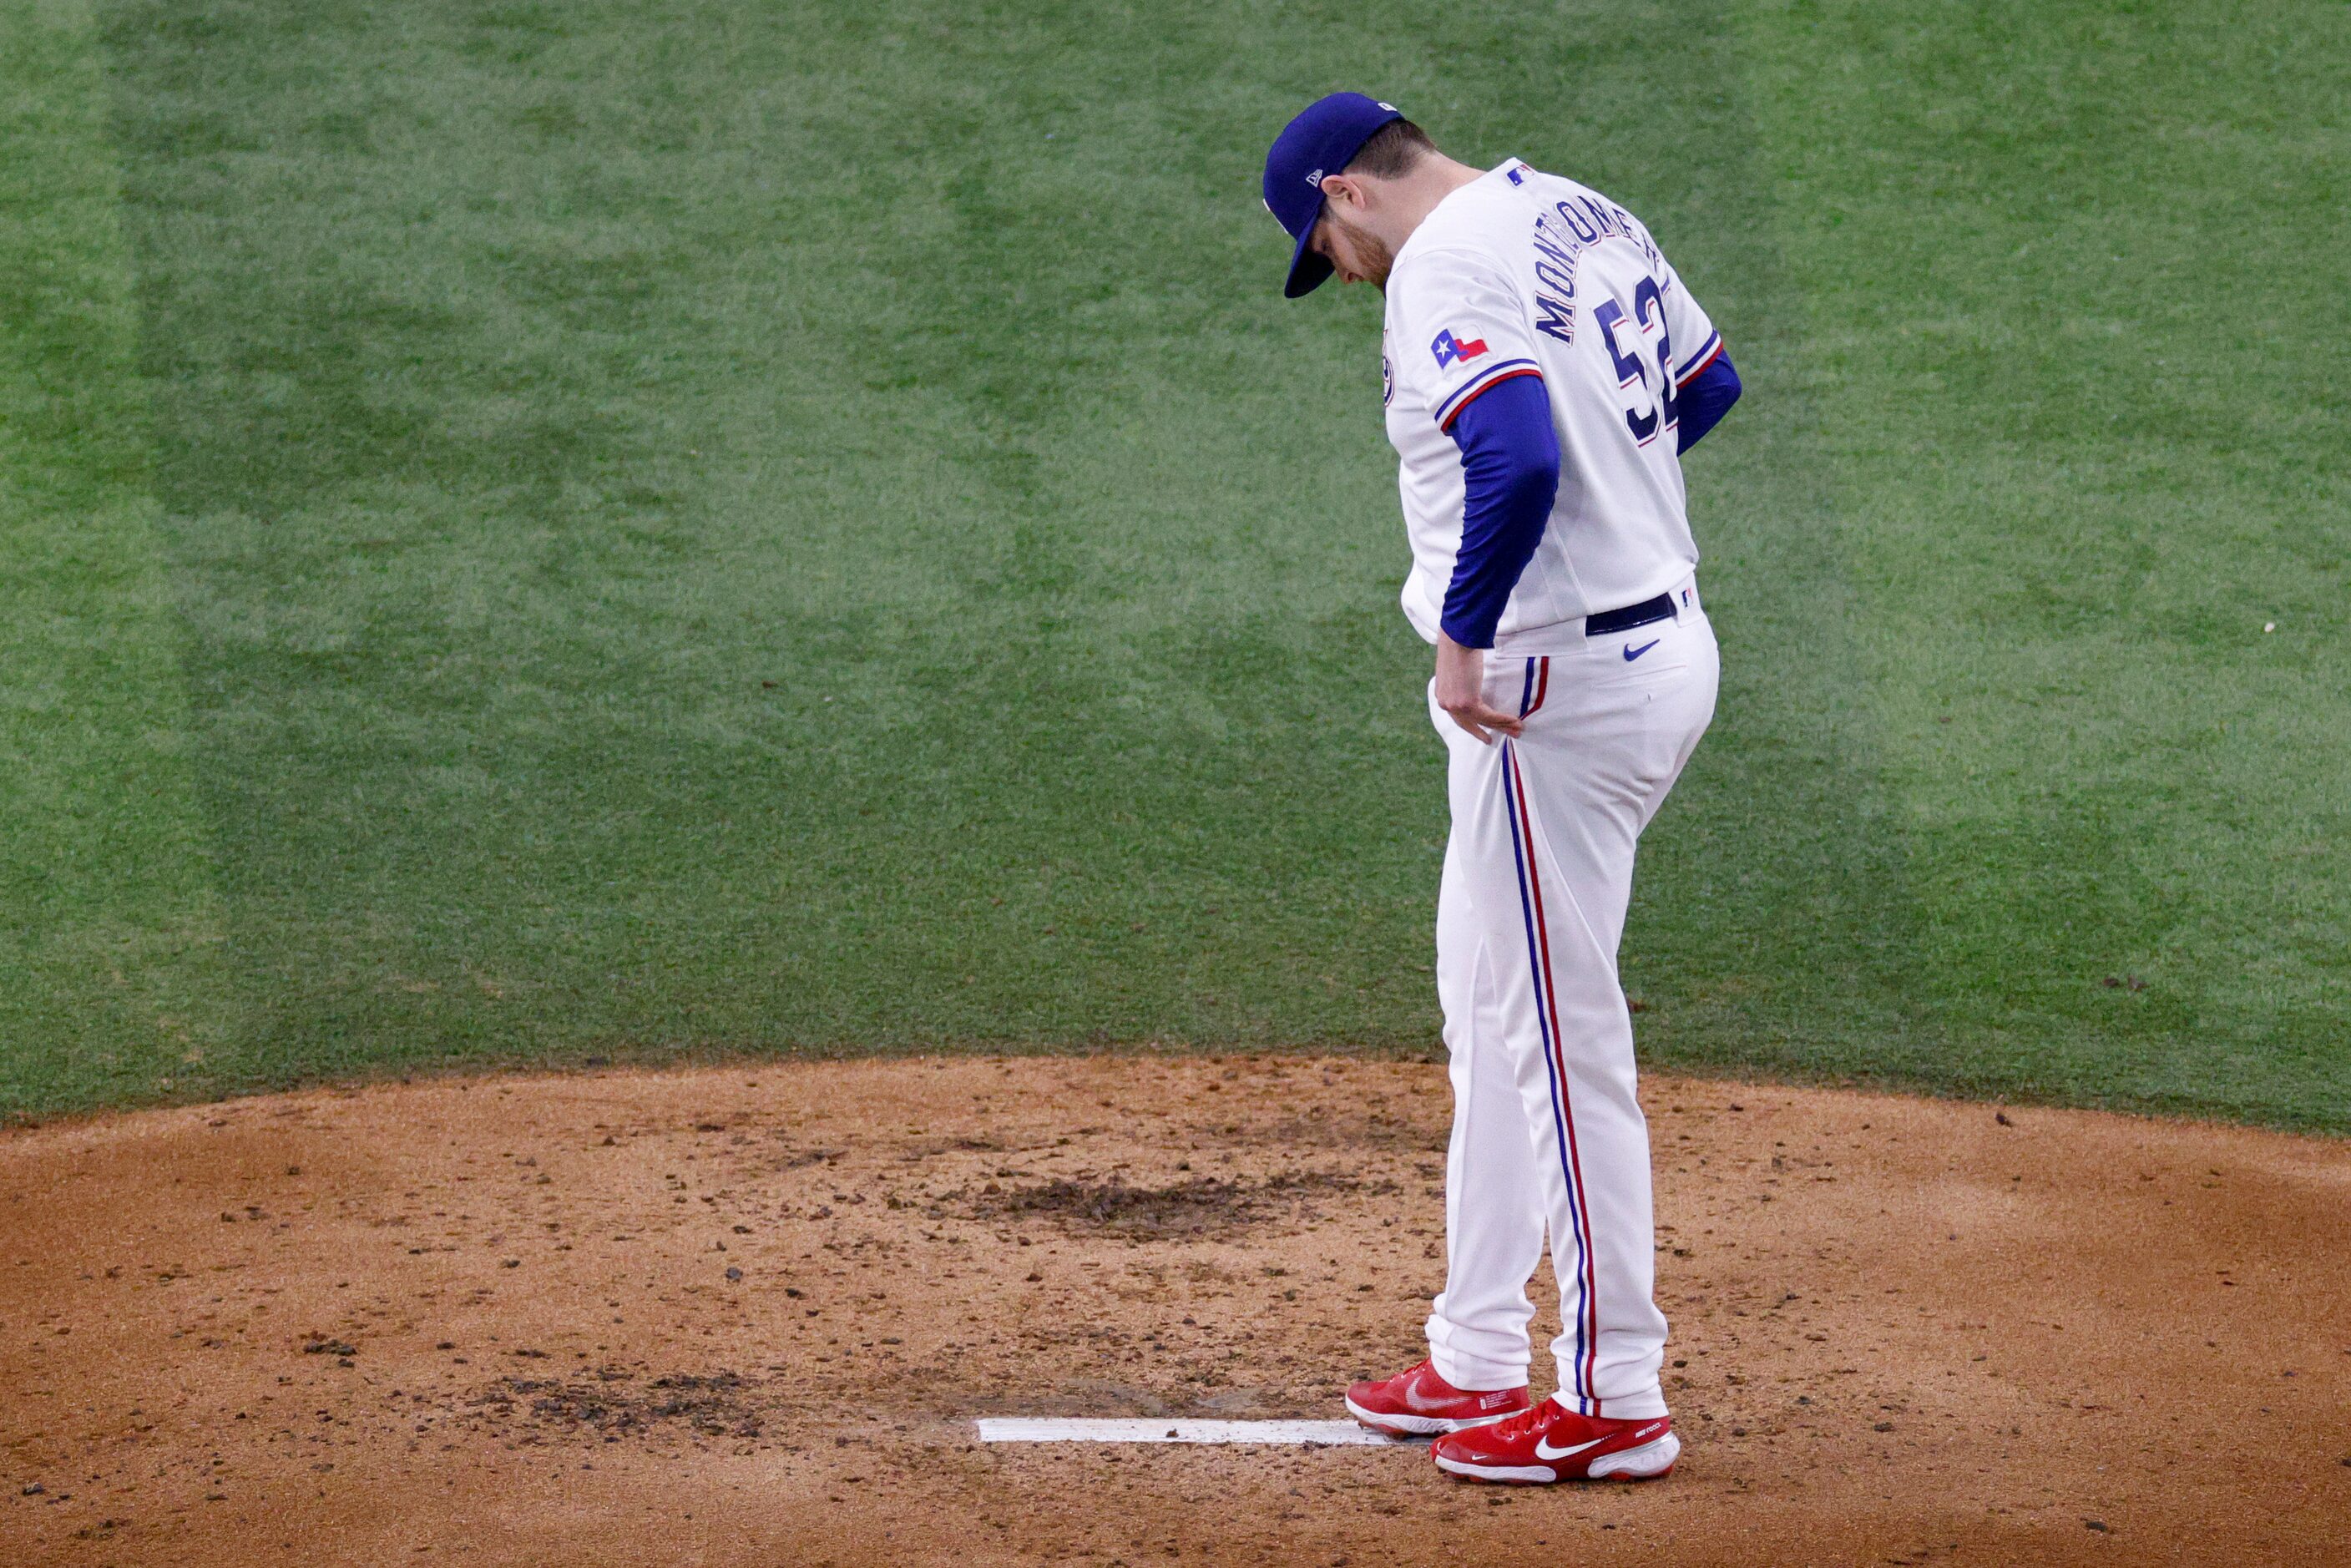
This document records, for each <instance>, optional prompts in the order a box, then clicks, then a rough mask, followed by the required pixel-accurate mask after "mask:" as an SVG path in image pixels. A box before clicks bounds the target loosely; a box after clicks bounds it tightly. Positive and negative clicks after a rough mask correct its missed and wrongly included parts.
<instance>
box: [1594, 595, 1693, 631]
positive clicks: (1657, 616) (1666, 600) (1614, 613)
mask: <svg viewBox="0 0 2351 1568" xmlns="http://www.w3.org/2000/svg"><path fill="white" fill-rule="evenodd" d="M1673 618H1674V596H1673V595H1672V594H1670V593H1660V594H1659V595H1657V596H1656V598H1655V599H1645V600H1643V601H1641V602H1640V603H1638V604H1627V605H1626V606H1625V608H1624V609H1622V610H1604V611H1602V612H1600V613H1599V614H1597V615H1587V616H1585V617H1584V618H1583V634H1584V635H1585V636H1587V637H1613V636H1614V635H1615V634H1616V633H1617V632H1630V631H1631V630H1632V629H1633V628H1634V627H1635V626H1646V625H1647V624H1648V623H1649V622H1652V621H1671V620H1672V619H1673Z"/></svg>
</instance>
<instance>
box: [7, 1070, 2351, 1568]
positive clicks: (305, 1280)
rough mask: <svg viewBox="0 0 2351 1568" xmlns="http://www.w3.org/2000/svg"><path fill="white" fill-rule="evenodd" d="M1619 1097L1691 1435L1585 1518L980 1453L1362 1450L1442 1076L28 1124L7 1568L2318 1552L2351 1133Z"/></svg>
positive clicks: (1260, 1462)
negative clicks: (1043, 1430) (999, 1436)
mask: <svg viewBox="0 0 2351 1568" xmlns="http://www.w3.org/2000/svg"><path fill="white" fill-rule="evenodd" d="M1646 1103H1647V1105H1648V1107H1649V1111H1650V1115H1651V1120H1652V1128H1653V1132H1654V1135H1655V1139H1656V1153H1657V1164H1658V1174H1659V1190H1658V1209H1659V1219H1660V1223H1661V1229H1660V1235H1659V1242H1660V1256H1659V1260H1658V1261H1659V1280H1660V1294H1661V1298H1662V1301H1663V1304H1664V1305H1665V1307H1666V1309H1667V1313H1668V1315H1669V1316H1670V1317H1671V1318H1672V1319H1673V1322H1674V1340H1673V1343H1672V1346H1671V1348H1670V1350H1669V1353H1668V1354H1669V1359H1670V1363H1671V1364H1670V1366H1669V1368H1668V1371H1667V1380H1668V1381H1667V1391H1668V1394H1669V1396H1671V1397H1672V1398H1673V1400H1674V1401H1675V1405H1676V1411H1675V1414H1676V1417H1677V1426H1678V1427H1680V1429H1681V1430H1682V1431H1683V1433H1684V1434H1685V1437H1686V1440H1687V1445H1688V1447H1687V1457H1686V1458H1685V1459H1684V1461H1683V1464H1682V1468H1681V1469H1679V1470H1678V1471H1677V1473H1676V1474H1675V1476H1674V1477H1673V1478H1672V1479H1669V1480H1667V1481H1665V1482H1663V1483H1660V1484H1658V1485H1656V1486H1651V1487H1643V1488H1609V1489H1602V1490H1593V1489H1549V1490H1501V1489H1481V1488H1472V1487H1468V1486H1464V1485H1459V1484H1456V1483H1452V1482H1449V1481H1447V1480H1446V1479H1444V1478H1443V1477H1441V1476H1440V1475H1439V1473H1438V1472H1437V1470H1436V1469H1435V1468H1434V1467H1433V1466H1431V1465H1430V1464H1429V1462H1428V1459H1427V1456H1426V1450H1425V1449H1422V1448H1393V1449H1374V1448H1325V1449H1280V1450H1270V1449H1268V1450H1241V1449H1216V1448H1156V1447H1154V1448H1065V1447H1055V1448H994V1449H990V1448H982V1447H979V1446H978V1445H977V1444H976V1443H975V1442H974V1441H973V1438H972V1428H971V1426H970V1422H971V1419H972V1418H973V1417H974V1416H981V1415H1010V1414H1020V1415H1121V1414H1126V1415H1148V1416H1166V1415H1179V1414H1196V1415H1213V1416H1335V1415H1338V1414H1339V1413H1340V1412H1339V1410H1338V1407H1337V1404H1336V1396H1337V1391H1338V1389H1339V1388H1340V1387H1341V1386H1342V1385H1343V1384H1344V1383H1345V1382H1346V1381H1347V1380H1348V1379H1350V1378H1352V1377H1354V1376H1358V1375H1364V1374H1368V1373H1374V1372H1385V1371H1391V1370H1394V1369H1395V1368H1397V1367H1400V1366H1402V1365H1404V1364H1406V1363H1408V1362H1410V1361H1412V1360H1415V1359H1416V1358H1417V1357H1418V1356H1419V1354H1421V1348H1420V1343H1419V1325H1420V1321H1421V1318H1422V1316H1423V1314H1424V1312H1425V1311H1426V1297H1427V1294H1428V1292H1429V1291H1431V1290H1432V1289H1434V1288H1435V1286H1436V1284H1437V1281H1438V1278H1439V1270H1440V1269H1441V1266H1442V1235H1443V1219H1444V1209H1443V1200H1442V1192H1441V1184H1442V1181H1443V1158H1442V1147H1443V1140H1444V1134H1445V1126H1446V1114H1447V1097H1446V1089H1445V1082H1444V1077H1443V1073H1442V1070H1441V1069H1440V1068H1438V1067H1435V1066H1430V1065H1422V1064H1404V1063H1364V1062H1353V1061H1309V1060H1303V1059H1265V1060H1249V1061H1241V1060H1230V1059H1228V1060H1225V1061H1216V1060H1212V1059H1155V1058H1142V1059H1137V1058H1106V1059H1092V1060H1079V1061H1071V1060H1022V1061H970V1060H956V1061H908V1062H895V1063H876V1062H864V1063H840V1064H820V1065H801V1066H791V1067H777V1066H769V1067H761V1068H752V1069H733V1070H710V1071H695V1072H680V1073H674V1074H650V1073H632V1072H612V1073H606V1074H600V1075H590V1076H580V1077H552V1078H537V1079H514V1080H496V1081H489V1082H470V1083H466V1082H431V1083H423V1084H417V1085H413V1086H399V1085H386V1086H382V1087H377V1088H370V1089H365V1090H360V1091H357V1092H333V1091H322V1092H312V1093H306V1094H300V1095H295V1096H290V1097H286V1098H280V1099H267V1100H249V1101H242V1102H238V1103H232V1104H229V1105H225V1106H214V1107H205V1108H198V1109H193V1110H183V1111H167V1112H158V1113H144V1114H140V1115H134V1116H128V1117H123V1118H120V1119H116V1120H110V1121H106V1122H101V1123H95V1124H73V1125H59V1126H54V1127H46V1128H35V1129H31V1130H27V1131H21V1132H17V1133H14V1134H6V1135H5V1136H0V1562H5V1563H188V1564H199V1565H203V1564H225V1563H280V1562H282V1563H370V1564H383V1563H437V1562H444V1561H450V1560H456V1561H462V1562H465V1563H517V1564H520V1563H558V1562H559V1563H595V1564H603V1563H709V1564H736V1563H742V1564H752V1563H758V1564H781V1563H794V1564H810V1565H814V1564H823V1563H834V1564H841V1565H848V1564H859V1563H892V1564H903V1563H937V1562H947V1561H953V1562H956V1563H959V1564H971V1565H978V1564H992V1563H1093V1564H1101V1565H1106V1564H1109V1563H1125V1564H1140V1563H1176V1562H1182V1563H1193V1562H1217V1563H1321V1564H1337V1563H1352V1564H1372V1563H1379V1564H1394V1563H1476V1564H1479V1565H1481V1568H1483V1565H1489V1564H1493V1563H1506V1562H1520V1561H1538V1560H1557V1561H1573V1562H1576V1563H1759V1564H1760V1563H1771V1564H1791V1563H1904V1564H1914V1563H2035V1564H2038V1563H2090V1562H2096V1563H2174V1562H2178V1563H2222V1562H2225V1563H2232V1564H2243V1563H2331V1562H2341V1561H2344V1560H2345V1558H2344V1555H2343V1552H2344V1545H2343V1543H2344V1542H2345V1540H2346V1537H2351V1146H2346V1145H2341V1144H2332V1143H2324V1142H2318V1141H2312V1140H2299V1139H2294V1138H2290V1137H2286V1136H2283V1135H2278V1134H2265V1133H2256V1132H2248V1131H2243V1130H2237V1129H2227V1128H2215V1127H2208V1126H2197V1125H2179V1124H2164V1123H2157V1122H2150V1121H2143V1120H2136V1119H2130V1118H2124V1117H2116V1116H2103V1115H2095V1114H2089V1113H2066V1112H2052V1111H2031V1110H2028V1111H2010V1112H2008V1113H2006V1118H2005V1120H2004V1121H2003V1120H2001V1119H1999V1118H1997V1117H1996V1116H1995V1113H1994V1111H1993V1110H1992V1108H1991V1107H1989V1106H1971V1105H1955V1104H1946V1103H1930V1102H1923V1101H1914V1100H1906V1099H1899V1098H1893V1097H1886V1096H1871V1095H1858V1094H1843V1093H1832V1092H1813V1091H1802V1090H1790V1089H1769V1088H1758V1087H1752V1086H1746V1085H1733V1084H1724V1083H1714V1082H1681V1081H1674V1080H1653V1081H1652V1082H1650V1083H1649V1084H1648V1086H1647V1089H1646ZM1541 1289H1544V1290H1547V1289H1548V1284H1547V1281H1546V1283H1545V1284H1544V1286H1542V1287H1541ZM1541 1299H1542V1298H1541V1296H1539V1297H1538V1300H1539V1301H1540V1300H1541ZM1545 1316H1546V1317H1547V1316H1548V1313H1546V1314H1545ZM1538 1326H1539V1329H1540V1328H1541V1326H1542V1320H1541V1319H1539V1320H1538ZM1545 1332H1547V1331H1545ZM1547 1372H1548V1368H1547V1367H1544V1366H1542V1365H1541V1364H1540V1360H1539V1374H1541V1373H1547Z"/></svg>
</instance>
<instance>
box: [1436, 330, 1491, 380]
mask: <svg viewBox="0 0 2351 1568" xmlns="http://www.w3.org/2000/svg"><path fill="white" fill-rule="evenodd" d="M1428 351H1429V352H1430V353H1432V354H1435V355H1436V356H1437V369H1438V370H1440V371H1441V370H1443V369H1444V368H1445V367H1446V366H1447V365H1451V364H1468V362H1469V361H1471V360H1474V359H1476V358H1477V357H1478V356H1479V355H1480V354H1482V353H1484V352H1485V351H1486V340H1485V339H1483V338H1472V339H1470V340H1468V342H1466V343H1465V342H1462V341H1461V340H1458V339H1457V338H1455V337H1454V335H1453V332H1452V329H1450V328H1447V329H1446V330H1444V331H1442V332H1439V333H1438V334H1437V338H1436V340H1435V341H1433V342H1431V343H1430V344H1429V345H1428Z"/></svg>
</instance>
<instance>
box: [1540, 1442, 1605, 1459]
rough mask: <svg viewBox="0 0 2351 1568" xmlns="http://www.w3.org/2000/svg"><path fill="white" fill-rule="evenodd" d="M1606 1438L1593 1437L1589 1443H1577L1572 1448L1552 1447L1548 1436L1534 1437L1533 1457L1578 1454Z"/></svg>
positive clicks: (1551, 1457) (1549, 1457)
mask: <svg viewBox="0 0 2351 1568" xmlns="http://www.w3.org/2000/svg"><path fill="white" fill-rule="evenodd" d="M1607 1440H1608V1439H1607V1438H1605V1437H1594V1438H1593V1439H1592V1441H1591V1442H1589V1443H1578V1444H1576V1445H1575V1446H1574V1447H1573V1448H1552V1446H1551V1439H1550V1438H1549V1437H1537V1438H1536V1439H1535V1458H1538V1459H1563V1458H1567V1457H1568V1456H1569V1455H1570V1454H1580V1453H1582V1452H1583V1450H1584V1449H1586V1448H1595V1447H1597V1446H1598V1445H1600V1444H1602V1443H1604V1442H1606V1441H1607Z"/></svg>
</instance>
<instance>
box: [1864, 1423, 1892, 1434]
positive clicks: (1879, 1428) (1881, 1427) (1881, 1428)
mask: <svg viewBox="0 0 2351 1568" xmlns="http://www.w3.org/2000/svg"><path fill="white" fill-rule="evenodd" d="M1870 1430H1871V1431H1873V1432H1891V1431H1892V1430H1894V1423H1893V1422H1891V1421H1880V1422H1879V1423H1878V1424H1877V1425H1876V1426H1875V1427H1871V1428H1870Z"/></svg>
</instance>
